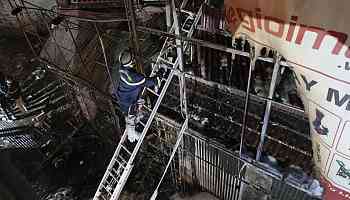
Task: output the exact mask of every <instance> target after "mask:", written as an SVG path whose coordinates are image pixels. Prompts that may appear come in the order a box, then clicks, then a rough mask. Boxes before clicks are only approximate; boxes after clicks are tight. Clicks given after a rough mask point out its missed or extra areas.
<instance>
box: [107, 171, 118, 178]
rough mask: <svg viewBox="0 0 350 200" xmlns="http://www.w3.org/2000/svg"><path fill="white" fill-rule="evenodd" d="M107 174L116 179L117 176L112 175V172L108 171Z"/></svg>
mask: <svg viewBox="0 0 350 200" xmlns="http://www.w3.org/2000/svg"><path fill="white" fill-rule="evenodd" d="M108 175H109V176H111V177H112V178H113V179H114V180H118V178H117V177H116V176H114V174H113V173H112V172H109V174H108Z"/></svg>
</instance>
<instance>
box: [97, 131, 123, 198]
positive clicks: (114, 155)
mask: <svg viewBox="0 0 350 200" xmlns="http://www.w3.org/2000/svg"><path fill="white" fill-rule="evenodd" d="M126 137H127V132H126V131H124V134H123V136H122V138H120V141H119V143H118V146H117V149H116V150H115V152H114V154H113V156H112V159H111V161H110V162H109V164H108V167H107V170H106V172H105V174H104V175H103V177H102V180H101V182H100V184H99V186H98V189H97V191H96V193H95V196H94V198H93V200H98V197H99V193H100V190H101V189H102V187H103V183H104V182H105V181H106V179H107V177H108V174H109V173H110V170H111V168H113V166H114V164H115V163H116V159H115V158H116V157H117V156H118V155H119V152H120V149H121V147H122V144H123V142H124V141H125V139H126Z"/></svg>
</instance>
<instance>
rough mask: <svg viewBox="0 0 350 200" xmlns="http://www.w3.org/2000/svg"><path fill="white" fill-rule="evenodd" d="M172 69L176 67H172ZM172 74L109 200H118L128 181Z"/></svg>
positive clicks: (172, 72) (172, 75) (172, 74)
mask: <svg viewBox="0 0 350 200" xmlns="http://www.w3.org/2000/svg"><path fill="white" fill-rule="evenodd" d="M174 67H176V65H174ZM174 74H175V71H174V70H172V71H171V72H170V74H169V77H168V79H167V81H166V83H165V85H164V88H163V89H162V91H161V93H160V95H159V98H158V100H157V102H156V105H155V106H154V108H153V110H152V112H151V115H150V117H149V119H148V120H147V123H146V126H145V127H144V128H143V131H142V134H141V136H140V138H139V140H138V142H137V144H136V146H135V148H134V150H133V153H132V154H131V156H130V158H129V161H128V164H127V167H126V169H127V170H124V171H123V174H122V176H121V177H123V179H120V181H119V182H118V185H117V187H116V188H115V190H114V192H113V195H112V198H111V200H117V199H118V197H119V195H120V193H121V191H122V189H123V187H124V185H125V183H126V181H127V179H128V176H129V174H130V173H131V170H132V167H131V166H132V164H133V162H134V159H135V157H136V155H137V153H138V150H139V149H140V147H141V144H142V142H143V139H144V138H145V136H146V133H147V131H148V129H149V127H150V125H151V123H152V121H153V119H154V117H155V115H156V113H157V110H158V108H159V106H160V104H161V101H162V100H163V97H164V96H165V93H166V91H167V89H168V87H169V85H170V82H171V80H172V79H173V77H174ZM128 167H130V168H128Z"/></svg>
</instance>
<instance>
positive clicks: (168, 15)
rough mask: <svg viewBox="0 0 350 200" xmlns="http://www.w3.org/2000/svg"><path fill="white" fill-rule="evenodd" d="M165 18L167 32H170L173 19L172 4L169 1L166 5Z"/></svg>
mask: <svg viewBox="0 0 350 200" xmlns="http://www.w3.org/2000/svg"><path fill="white" fill-rule="evenodd" d="M165 17H166V26H167V30H168V31H170V29H171V25H172V19H171V2H170V0H168V1H167V3H166V5H165Z"/></svg>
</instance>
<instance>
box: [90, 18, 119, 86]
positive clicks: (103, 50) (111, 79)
mask: <svg viewBox="0 0 350 200" xmlns="http://www.w3.org/2000/svg"><path fill="white" fill-rule="evenodd" d="M94 26H95V29H96V33H97V35H98V38H99V40H100V44H101V48H102V53H103V57H104V60H105V66H106V71H107V74H108V77H109V80H110V82H111V84H112V87H113V91H116V88H115V84H114V81H113V78H112V75H111V72H110V71H109V65H108V60H107V55H106V50H105V46H104V44H103V40H102V37H101V34H100V31H99V29H98V27H97V24H96V23H94Z"/></svg>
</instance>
